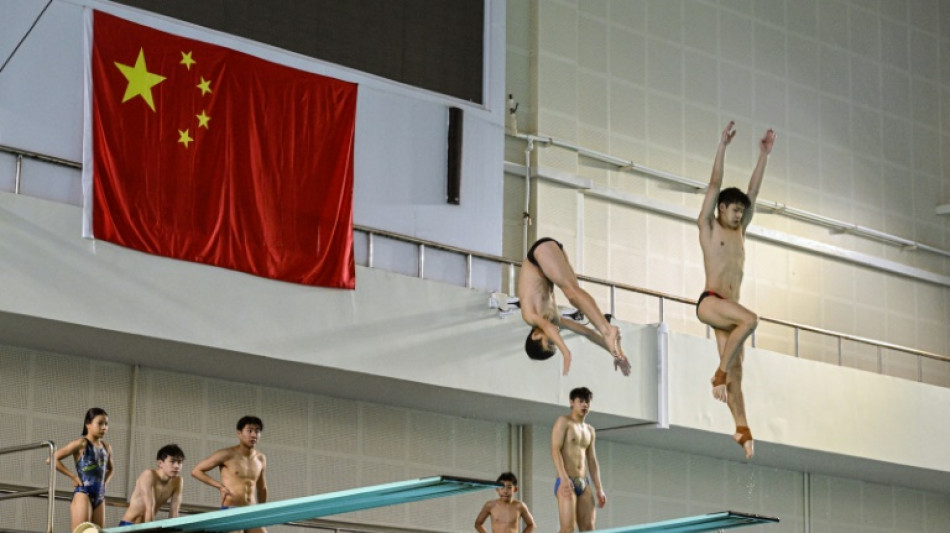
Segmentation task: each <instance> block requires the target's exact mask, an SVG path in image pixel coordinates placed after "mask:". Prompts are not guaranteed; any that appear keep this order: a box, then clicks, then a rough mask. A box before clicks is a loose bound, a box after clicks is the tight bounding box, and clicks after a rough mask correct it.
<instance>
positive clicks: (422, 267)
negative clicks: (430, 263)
mask: <svg viewBox="0 0 950 533" xmlns="http://www.w3.org/2000/svg"><path fill="white" fill-rule="evenodd" d="M425 273H426V245H424V244H420V245H419V279H425Z"/></svg>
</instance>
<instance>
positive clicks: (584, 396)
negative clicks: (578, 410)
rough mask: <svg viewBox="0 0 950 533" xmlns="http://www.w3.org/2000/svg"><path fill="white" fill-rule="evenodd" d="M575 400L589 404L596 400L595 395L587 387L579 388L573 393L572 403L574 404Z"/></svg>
mask: <svg viewBox="0 0 950 533" xmlns="http://www.w3.org/2000/svg"><path fill="white" fill-rule="evenodd" d="M575 398H580V399H581V400H584V401H588V402H589V401H591V400H593V399H594V393H593V392H591V391H590V389H588V388H587V387H577V388H576V389H573V390H572V391H571V401H572V402H573V401H574V399H575Z"/></svg>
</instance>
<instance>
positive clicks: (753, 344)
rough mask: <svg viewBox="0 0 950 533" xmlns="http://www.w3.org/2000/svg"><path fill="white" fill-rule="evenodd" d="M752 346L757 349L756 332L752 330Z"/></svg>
mask: <svg viewBox="0 0 950 533" xmlns="http://www.w3.org/2000/svg"><path fill="white" fill-rule="evenodd" d="M749 342H750V343H751V344H752V347H753V348H755V330H754V329H753V330H752V340H751V341H749Z"/></svg>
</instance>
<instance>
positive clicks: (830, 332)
mask: <svg viewBox="0 0 950 533" xmlns="http://www.w3.org/2000/svg"><path fill="white" fill-rule="evenodd" d="M519 266H520V263H519ZM577 279H578V280H580V281H587V282H590V283H596V284H598V285H604V286H606V287H616V288H618V289H624V290H628V291H631V292H636V293H639V294H645V295H648V296H653V297H655V298H660V299H661V300H672V301H674V302H679V303H683V304H687V305H696V300H693V299H690V298H685V297H683V296H676V295H673V294H667V293H665V292H660V291H654V290H651V289H644V288H641V287H636V286H634V285H628V284H625V283H617V282H613V281H609V280H605V279H602V278H595V277H593V276H586V275H583V274H578V275H577ZM759 320H760V321H763V322H771V323H773V324H778V325H780V326H786V327H790V328H793V329H797V330H801V331H808V332H811V333H817V334H819V335H826V336H828V337H835V338H839V339H844V340H848V341H853V342H859V343H862V344H868V345H871V346H879V347H881V348H887V349H889V350H896V351H899V352H906V353H909V354H913V355H919V356H921V357H927V358H929V359H935V360H937V361H944V362H948V363H950V357H948V356H946V355H940V354H936V353H933V352H928V351H926V350H919V349H917V348H910V347H907V346H901V345H899V344H894V343H890V342H886V341H879V340H875V339H869V338H867V337H862V336H860V335H852V334H850V333H841V332H837V331H833V330H830V329H825V328H819V327H817V326H809V325H807V324H802V323H799V322H792V321H790V320H782V319H779V318H768V317H763V316H760V317H759Z"/></svg>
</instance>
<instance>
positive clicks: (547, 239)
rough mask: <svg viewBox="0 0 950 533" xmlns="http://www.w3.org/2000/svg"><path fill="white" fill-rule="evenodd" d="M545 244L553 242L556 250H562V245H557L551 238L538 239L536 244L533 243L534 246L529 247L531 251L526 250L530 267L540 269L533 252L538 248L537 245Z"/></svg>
mask: <svg viewBox="0 0 950 533" xmlns="http://www.w3.org/2000/svg"><path fill="white" fill-rule="evenodd" d="M546 242H553V243H554V244H556V245H557V246H558V248H560V249H562V250H563V249H564V245H562V244H561V243H559V242H557V241H556V240H554V239H552V238H551V237H541V238H540V239H538V240H537V242H535V243H534V244H532V245H531V249H530V250H528V261H529V262H530V263H531V264H532V265H534V266H536V267H538V268H541V265H539V264H538V260H537V259H535V258H534V251H535V250H536V249H537V248H538V246H539V245H541V244H544V243H546Z"/></svg>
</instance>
